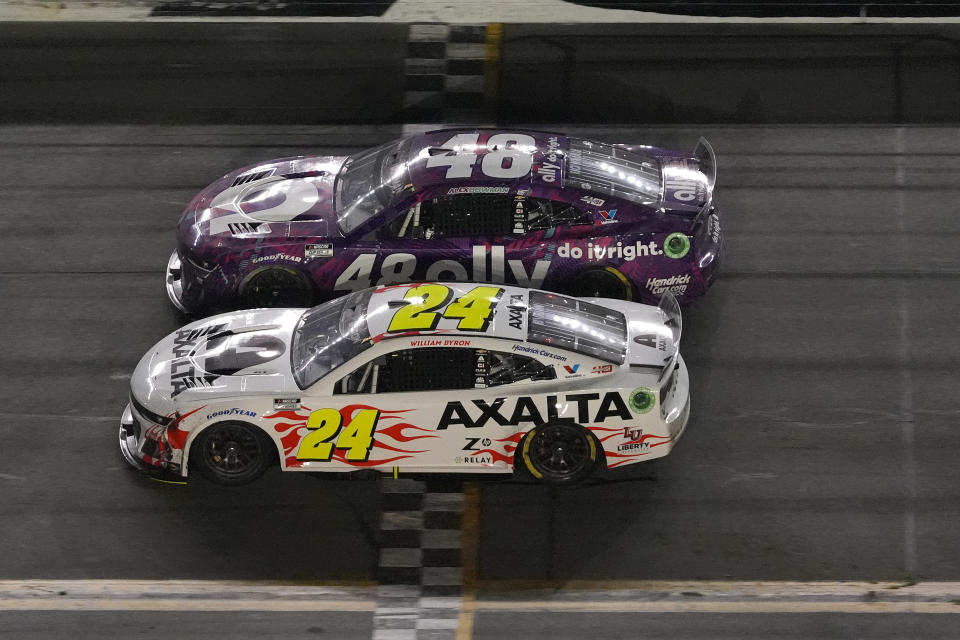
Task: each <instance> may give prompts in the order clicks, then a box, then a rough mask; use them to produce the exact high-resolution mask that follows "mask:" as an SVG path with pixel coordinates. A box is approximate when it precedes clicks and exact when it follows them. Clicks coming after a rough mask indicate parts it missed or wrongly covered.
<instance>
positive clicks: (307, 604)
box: [0, 598, 375, 613]
mask: <svg viewBox="0 0 960 640" xmlns="http://www.w3.org/2000/svg"><path fill="white" fill-rule="evenodd" d="M374 605H375V602H374V601H373V600H317V601H311V600H232V599H225V600H218V599H207V598H198V599H189V598H151V599H149V600H141V599H139V598H119V599H112V598H107V599H99V598H96V599H93V598H61V599H59V600H47V599H26V598H12V599H0V611H287V612H294V611H305V612H313V611H369V612H371V613H372V612H373V609H374Z"/></svg>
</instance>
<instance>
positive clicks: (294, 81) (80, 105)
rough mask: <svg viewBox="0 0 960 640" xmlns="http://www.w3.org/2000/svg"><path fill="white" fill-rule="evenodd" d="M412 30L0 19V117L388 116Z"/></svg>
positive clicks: (264, 119) (211, 119)
mask: <svg viewBox="0 0 960 640" xmlns="http://www.w3.org/2000/svg"><path fill="white" fill-rule="evenodd" d="M406 34H407V28H406V25H400V24H389V23H378V24H360V23H352V24H314V23H308V22H262V23H254V22H232V23H231V22H111V23H88V22H8V23H0V121H5V122H131V123H143V122H148V123H154V122H156V123H161V122H185V123H253V122H258V123H281V122H290V123H303V124H308V123H317V122H383V121H389V120H390V119H392V118H393V117H394V115H395V114H396V112H397V109H398V104H399V99H400V96H401V95H402V93H403V88H404V87H403V83H404V78H403V60H404V56H405V54H406Z"/></svg>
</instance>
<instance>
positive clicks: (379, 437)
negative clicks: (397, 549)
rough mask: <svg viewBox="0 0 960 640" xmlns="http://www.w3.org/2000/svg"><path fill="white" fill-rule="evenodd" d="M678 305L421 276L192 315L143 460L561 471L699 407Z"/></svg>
mask: <svg viewBox="0 0 960 640" xmlns="http://www.w3.org/2000/svg"><path fill="white" fill-rule="evenodd" d="M680 332H681V317H680V310H679V306H678V304H677V301H676V299H675V298H674V297H673V296H672V295H669V294H667V295H666V296H664V298H663V300H662V301H661V303H660V305H659V307H652V306H647V305H641V304H637V303H630V302H623V301H619V300H607V299H593V300H585V299H578V298H572V297H566V296H562V295H558V294H552V293H547V292H544V291H539V290H531V289H524V288H519V287H511V286H500V285H485V284H473V283H469V284H468V283H451V284H441V283H422V284H406V285H392V286H383V287H378V288H376V289H366V290H362V291H356V292H354V293H351V294H349V295H347V296H344V297H341V298H337V299H335V300H332V301H329V302H326V303H324V304H321V305H319V306H317V307H313V308H311V309H306V310H305V309H258V310H253V311H243V312H233V313H228V314H222V315H218V316H213V317H210V318H206V319H204V320H201V321H198V322H194V323H192V324H189V325H187V326H185V327H183V328H182V329H180V330H179V331H176V332H175V333H173V334H171V335H169V336H167V337H166V338H164V339H163V340H161V341H160V342H159V343H157V345H156V346H154V347H153V348H152V349H151V350H150V351H149V352H148V353H147V354H146V355H145V356H144V357H143V358H142V359H141V361H140V363H139V364H138V365H137V367H136V370H135V372H134V374H133V377H132V380H131V393H130V403H129V405H128V406H127V408H126V410H125V411H124V414H123V418H122V419H121V427H120V448H121V450H122V452H123V454H124V456H125V457H126V459H127V460H128V461H129V462H130V463H131V464H132V465H134V466H136V467H138V468H140V469H142V470H152V471H155V472H163V473H166V474H172V475H175V476H186V475H187V472H188V469H190V468H193V469H195V470H196V471H199V472H200V473H201V474H202V475H204V476H206V477H207V478H208V479H210V480H213V481H215V482H218V483H223V484H233V485H236V484H243V483H246V482H249V481H251V480H253V479H255V478H256V477H258V476H259V475H260V474H261V473H262V472H263V471H264V470H265V468H266V467H267V466H268V465H270V464H272V463H275V462H279V464H280V466H281V468H282V469H283V470H285V471H354V470H358V469H366V468H372V469H376V470H379V471H382V472H384V473H391V472H393V473H396V472H404V473H407V472H440V473H450V472H453V473H456V472H460V473H487V472H489V473H511V472H513V471H514V468H515V467H519V468H522V469H525V470H526V471H527V472H529V474H531V475H532V476H533V477H534V478H537V479H540V480H543V481H546V482H551V483H558V484H567V483H573V482H577V481H579V480H582V479H583V478H585V477H587V476H589V475H590V474H591V473H592V472H594V471H596V470H599V469H602V468H604V467H607V468H613V467H619V466H621V465H626V464H630V463H635V462H641V461H644V460H649V459H652V458H657V457H660V456H663V455H666V454H667V453H668V452H669V451H670V449H671V448H672V447H673V445H674V443H675V442H676V441H677V439H678V438H679V437H680V435H681V434H682V433H683V430H684V427H685V426H686V423H687V418H688V415H689V409H690V399H689V393H688V388H689V385H688V378H687V369H686V366H685V365H684V362H683V359H682V358H681V357H680V352H679V340H680Z"/></svg>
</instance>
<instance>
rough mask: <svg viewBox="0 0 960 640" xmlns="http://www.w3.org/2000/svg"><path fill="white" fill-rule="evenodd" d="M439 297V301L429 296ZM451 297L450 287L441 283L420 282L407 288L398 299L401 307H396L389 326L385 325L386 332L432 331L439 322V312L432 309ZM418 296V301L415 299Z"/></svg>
mask: <svg viewBox="0 0 960 640" xmlns="http://www.w3.org/2000/svg"><path fill="white" fill-rule="evenodd" d="M438 296H439V297H440V301H439V302H433V301H431V300H430V299H431V298H437V297H438ZM452 297H453V291H452V290H451V289H450V287H445V286H443V285H442V284H422V285H420V286H419V287H413V288H412V289H409V290H408V291H407V293H406V294H404V296H403V300H401V301H400V303H401V304H403V306H402V307H400V308H399V309H397V312H396V313H395V314H393V318H391V320H390V326H388V327H387V333H396V332H398V331H432V330H434V329H436V328H437V324H438V323H439V322H440V314H439V313H437V312H436V311H434V309H439V308H440V307H442V306H444V305H445V304H447V303H448V302H450V298H452ZM418 298H419V301H418V302H417V301H415V300H416V299H418Z"/></svg>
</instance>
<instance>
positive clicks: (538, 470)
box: [520, 421, 600, 485]
mask: <svg viewBox="0 0 960 640" xmlns="http://www.w3.org/2000/svg"><path fill="white" fill-rule="evenodd" d="M599 455H600V447H599V446H597V441H596V440H595V439H594V437H593V435H592V434H591V433H590V432H589V431H587V430H586V429H584V428H583V427H581V426H580V425H578V424H575V423H573V422H564V421H558V422H551V423H547V424H543V425H538V426H536V427H534V428H533V429H531V430H530V432H529V433H527V436H526V437H525V438H524V439H523V442H522V443H521V445H520V458H521V460H522V461H523V465H524V467H525V468H526V470H527V472H529V473H530V475H532V476H533V477H534V478H536V479H537V480H541V481H543V482H546V483H548V484H557V485H571V484H576V483H577V482H580V481H581V480H585V479H586V478H587V477H588V476H589V475H590V474H591V473H593V471H594V470H595V469H596V468H597V466H598V463H597V458H598V457H599Z"/></svg>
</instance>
